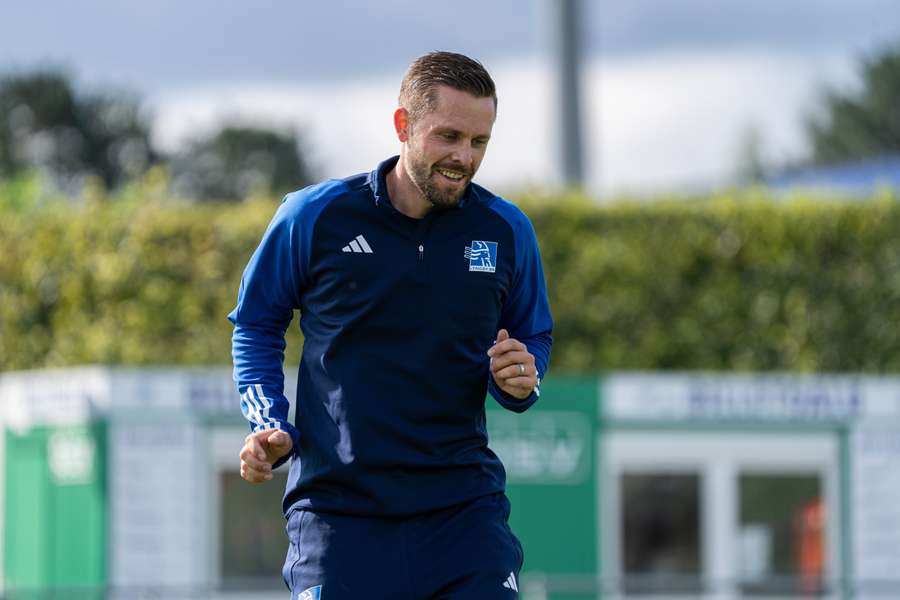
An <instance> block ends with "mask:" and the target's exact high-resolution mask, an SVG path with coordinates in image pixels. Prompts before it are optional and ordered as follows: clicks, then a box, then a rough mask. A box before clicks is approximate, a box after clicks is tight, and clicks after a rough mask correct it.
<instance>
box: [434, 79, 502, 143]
mask: <svg viewBox="0 0 900 600" xmlns="http://www.w3.org/2000/svg"><path fill="white" fill-rule="evenodd" d="M434 100H435V102H434V106H433V107H432V109H431V110H430V111H428V113H426V114H425V118H426V119H427V120H429V121H431V124H432V125H433V126H438V127H440V126H445V127H452V128H455V129H459V130H461V131H466V130H469V129H473V128H477V129H487V131H485V132H479V134H489V133H490V129H491V127H492V126H493V124H494V119H495V118H496V114H497V113H496V109H495V107H494V99H493V98H491V97H490V96H488V97H484V98H479V97H477V96H474V95H472V94H470V93H469V92H464V91H461V90H457V89H453V88H451V87H448V86H439V87H438V89H437V90H436V91H435V96H434Z"/></svg>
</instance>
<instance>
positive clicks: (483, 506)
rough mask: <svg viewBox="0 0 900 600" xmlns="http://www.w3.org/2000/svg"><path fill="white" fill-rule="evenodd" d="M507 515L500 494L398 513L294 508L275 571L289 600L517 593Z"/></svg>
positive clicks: (517, 547) (518, 562)
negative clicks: (286, 543) (279, 568)
mask: <svg viewBox="0 0 900 600" xmlns="http://www.w3.org/2000/svg"><path fill="white" fill-rule="evenodd" d="M508 518H509V500H507V498H506V495H505V494H503V493H497V494H492V495H490V496H484V497H482V498H478V499H476V500H473V501H472V502H469V503H467V504H462V505H459V506H454V507H451V508H446V509H442V510H438V511H435V512H432V513H428V514H424V515H418V516H414V517H405V518H370V517H356V516H348V515H334V514H326V513H315V512H311V511H308V510H294V511H292V512H291V513H289V515H288V524H287V532H288V538H289V540H290V545H289V547H288V553H287V560H286V561H285V563H284V569H283V571H282V574H283V575H284V581H285V583H286V584H287V585H288V588H289V589H290V590H291V600H361V599H366V600H380V599H384V600H457V599H459V600H463V599H465V600H482V599H484V600H488V599H490V600H505V599H512V598H518V583H519V571H520V569H521V568H522V560H523V555H522V545H521V544H520V543H519V540H518V539H516V536H515V535H513V533H512V531H511V530H510V528H509V524H508V522H507V520H508Z"/></svg>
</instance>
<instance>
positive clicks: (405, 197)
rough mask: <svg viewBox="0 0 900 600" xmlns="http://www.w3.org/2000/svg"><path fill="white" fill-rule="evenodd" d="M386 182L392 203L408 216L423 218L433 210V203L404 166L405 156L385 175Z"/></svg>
mask: <svg viewBox="0 0 900 600" xmlns="http://www.w3.org/2000/svg"><path fill="white" fill-rule="evenodd" d="M385 183H387V192H388V196H389V197H390V199H391V204H393V206H394V208H396V209H397V210H399V211H400V212H401V213H403V214H404V215H406V216H407V217H412V218H413V219H421V218H423V217H425V215H427V214H428V213H429V211H431V203H430V202H428V201H427V200H426V199H425V197H424V196H423V195H422V192H420V191H419V188H417V187H416V184H414V183H413V182H412V179H410V177H409V175H408V174H407V173H406V170H405V169H404V168H403V157H400V160H398V161H397V164H396V165H394V168H393V169H391V170H390V171H388V173H387V174H386V175H385Z"/></svg>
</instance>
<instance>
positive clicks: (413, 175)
mask: <svg viewBox="0 0 900 600" xmlns="http://www.w3.org/2000/svg"><path fill="white" fill-rule="evenodd" d="M404 166H405V167H406V172H407V173H409V177H410V179H412V182H413V183H414V184H415V186H416V187H417V188H419V191H420V192H421V193H422V195H423V196H424V197H425V200H427V201H428V202H430V203H431V205H432V206H434V207H435V208H438V209H447V208H453V207H455V206H457V205H458V204H459V199H460V198H461V197H462V195H463V193H464V192H465V191H466V187H467V185H463V186H460V187H459V188H458V189H442V188H441V187H440V186H439V185H438V184H437V182H435V180H434V173H433V171H432V167H431V166H430V165H429V164H428V162H427V161H425V160H423V159H422V158H421V156H419V155H418V154H417V153H415V152H412V151H410V152H409V153H408V154H407V155H406V164H405V165H404ZM445 166H446V168H448V169H452V170H454V171H459V172H461V173H465V174H466V175H465V177H466V178H467V179H469V178H471V174H470V173H469V170H468V169H466V168H464V167H462V166H460V165H445ZM438 177H442V176H441V175H438Z"/></svg>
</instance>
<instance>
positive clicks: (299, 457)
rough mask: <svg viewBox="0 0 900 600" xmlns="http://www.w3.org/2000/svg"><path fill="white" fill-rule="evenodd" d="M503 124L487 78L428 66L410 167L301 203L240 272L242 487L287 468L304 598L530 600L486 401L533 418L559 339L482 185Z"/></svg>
mask: <svg viewBox="0 0 900 600" xmlns="http://www.w3.org/2000/svg"><path fill="white" fill-rule="evenodd" d="M496 107H497V97H496V92H495V89H494V83H493V81H492V80H491V77H490V75H489V74H488V73H487V72H486V71H485V70H484V68H483V67H482V66H481V65H480V64H479V63H478V62H476V61H474V60H472V59H469V58H467V57H465V56H462V55H459V54H454V53H449V52H434V53H431V54H427V55H425V56H423V57H421V58H419V59H418V60H416V61H415V62H414V63H413V64H412V65H411V66H410V68H409V70H408V72H407V73H406V76H405V78H404V80H403V83H402V85H401V88H400V107H399V108H398V109H397V110H396V111H395V112H394V127H395V130H396V132H397V138H398V139H399V141H400V144H401V147H400V156H399V157H393V158H390V159H388V160H386V161H384V162H383V163H381V164H380V165H379V166H378V167H377V168H376V169H375V170H374V171H372V172H371V173H369V174H363V175H357V176H353V177H349V178H347V179H343V180H336V181H327V182H324V183H321V184H318V185H314V186H311V187H308V188H306V189H303V190H301V191H299V192H295V193H293V194H290V195H288V196H287V197H286V198H285V200H284V202H283V203H282V205H281V207H280V208H279V210H278V212H277V213H276V215H275V216H274V218H273V219H272V222H271V223H270V225H269V227H268V229H267V230H266V233H265V234H264V236H263V239H262V242H261V243H260V245H259V247H258V248H257V250H256V252H255V253H254V255H253V257H252V258H251V260H250V263H249V264H248V266H247V268H246V270H245V272H244V276H243V279H242V281H241V289H240V292H239V296H238V303H237V307H236V308H235V310H234V311H233V312H232V313H231V314H230V315H229V319H230V320H231V321H232V322H233V323H234V325H235V328H234V337H233V355H234V373H235V380H236V382H237V384H238V389H239V392H240V393H241V406H242V410H243V412H244V415H245V416H246V417H247V419H248V420H249V421H250V423H251V427H252V433H251V434H250V435H249V436H248V437H247V438H246V440H245V444H244V447H243V449H242V450H241V452H240V458H241V476H242V477H243V478H244V479H246V480H247V481H251V482H262V481H266V480H269V479H271V478H272V469H273V468H275V467H277V466H279V465H280V464H281V463H283V462H285V461H287V460H288V459H292V460H291V466H290V473H289V477H288V483H287V489H286V491H285V496H284V503H283V509H284V512H285V515H286V517H287V519H288V537H289V538H290V546H289V550H288V556H287V560H286V562H285V566H284V571H283V574H284V578H285V582H286V583H287V584H288V587H289V588H290V589H291V593H292V596H291V597H292V598H294V599H299V600H314V599H317V598H320V599H321V600H344V599H348V600H349V599H354V600H357V599H360V598H370V599H371V598H384V599H388V598H390V599H408V600H418V599H429V598H451V599H455V598H460V599H462V598H465V599H467V600H472V599H477V598H492V599H493V598H515V597H517V591H518V581H517V579H518V574H519V570H520V569H521V566H522V560H523V557H522V549H521V546H520V544H519V542H518V540H517V539H516V538H515V536H514V535H513V534H512V532H511V531H510V529H509V527H508V525H507V518H508V516H509V502H508V500H507V499H506V496H505V494H504V489H505V472H504V470H503V466H502V465H501V464H500V461H499V460H498V458H497V456H496V455H495V454H494V453H493V452H492V451H491V450H490V449H489V448H488V446H487V433H486V428H485V412H484V401H485V395H486V393H487V392H488V391H489V392H490V394H491V395H492V396H493V397H494V398H495V399H496V400H497V402H499V403H500V404H501V405H502V406H503V407H505V408H507V409H509V410H512V411H515V412H521V411H524V410H526V409H527V408H528V407H529V406H531V405H532V404H533V403H534V402H535V401H536V400H537V397H538V396H539V394H540V388H539V386H540V380H541V377H543V375H544V373H545V371H546V369H547V363H548V360H549V354H550V344H551V336H550V333H551V328H552V322H551V317H550V311H549V306H548V302H547V294H546V289H545V286H544V279H543V272H542V267H541V261H540V255H539V253H538V248H537V242H536V240H535V236H534V231H533V229H532V227H531V224H530V223H529V221H528V219H527V218H526V217H525V216H524V214H522V213H521V212H520V211H519V210H518V209H517V208H515V207H514V206H513V205H512V204H510V203H508V202H506V201H504V200H503V199H501V198H499V197H497V196H494V195H493V194H492V193H490V192H488V191H487V190H485V189H484V188H482V187H480V186H478V185H476V184H474V183H472V177H473V176H474V175H475V173H476V171H477V170H478V167H479V165H480V164H481V160H482V159H483V158H484V153H485V150H486V148H487V145H488V140H489V139H490V136H491V129H492V128H493V124H494V118H495V116H496ZM294 309H299V310H300V327H301V329H302V331H303V334H304V346H303V356H302V359H301V362H300V370H299V377H298V390H297V407H296V419H295V423H294V424H291V423H289V422H288V421H287V414H288V401H287V400H286V399H285V397H284V395H283V383H284V382H283V374H282V363H283V359H284V347H285V342H284V332H285V330H286V328H287V326H288V325H289V323H290V320H291V317H292V314H293V310H294Z"/></svg>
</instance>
